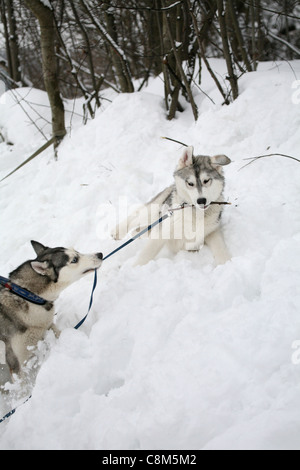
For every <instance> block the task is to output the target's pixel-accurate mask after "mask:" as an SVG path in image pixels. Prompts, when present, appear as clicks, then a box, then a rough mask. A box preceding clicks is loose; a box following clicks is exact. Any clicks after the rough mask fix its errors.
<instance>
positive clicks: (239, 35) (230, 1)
mask: <svg viewBox="0 0 300 470" xmlns="http://www.w3.org/2000/svg"><path fill="white" fill-rule="evenodd" d="M227 8H228V10H229V14H230V17H231V21H232V25H233V28H234V32H235V37H236V40H237V43H238V45H239V48H240V52H241V56H242V59H243V61H244V64H245V66H246V69H247V71H248V72H252V67H251V63H250V60H249V57H248V54H247V51H246V48H245V45H244V40H243V36H242V32H241V29H240V26H239V22H238V17H237V13H236V10H235V5H234V0H227Z"/></svg>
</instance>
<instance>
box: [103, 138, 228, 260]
mask: <svg viewBox="0 0 300 470" xmlns="http://www.w3.org/2000/svg"><path fill="white" fill-rule="evenodd" d="M193 153H194V148H193V147H187V149H186V150H185V151H184V154H183V155H182V157H181V158H180V160H179V163H178V165H177V168H176V170H175V172H174V180H175V182H174V184H173V185H171V186H169V187H168V188H166V189H165V190H164V191H162V192H161V193H160V194H158V195H157V196H155V197H154V198H153V199H152V200H151V201H150V202H149V203H147V204H146V205H144V206H142V207H141V208H139V209H138V210H137V211H136V212H134V213H133V214H132V215H131V216H130V217H129V218H128V219H126V220H125V221H123V222H122V223H120V224H119V225H118V226H117V227H116V228H115V230H114V231H113V233H112V235H113V237H114V238H115V239H118V240H119V239H120V238H123V237H124V236H125V235H126V233H128V232H129V231H131V230H133V229H135V230H136V231H139V230H141V229H143V228H144V227H147V226H148V225H150V224H151V223H153V222H154V221H155V220H157V219H158V218H159V217H160V216H161V215H162V214H164V213H165V212H167V211H168V210H170V209H174V208H175V209H176V208H179V207H180V206H182V205H185V207H184V208H183V209H182V210H176V211H174V212H173V216H172V217H170V218H169V219H166V220H165V221H164V222H163V223H162V225H160V226H159V227H156V228H153V229H152V230H151V232H150V234H149V235H148V238H149V241H148V242H147V244H146V246H145V248H144V249H143V250H142V251H141V253H140V255H139V256H138V259H137V262H136V264H137V265H143V264H146V263H148V262H149V261H150V260H152V259H153V258H154V257H155V256H156V255H157V254H158V253H159V252H160V250H161V249H162V248H163V246H164V245H168V247H169V248H170V249H171V250H172V251H173V252H174V253H177V252H178V251H179V250H183V249H185V250H188V251H198V250H199V249H200V248H201V247H202V246H203V244H204V243H206V244H207V245H208V246H209V247H210V249H211V251H212V253H213V255H214V257H215V260H216V262H217V263H218V264H224V263H226V261H228V260H229V259H230V255H229V253H228V250H227V248H226V245H225V242H224V239H223V235H222V231H221V226H220V221H221V215H222V211H223V206H222V205H218V204H215V203H218V202H224V199H223V191H224V186H225V179H224V174H223V166H225V165H228V164H229V163H231V160H230V159H229V158H228V157H226V156H225V155H217V156H214V157H208V156H201V155H200V156H194V155H193ZM213 203H214V204H213Z"/></svg>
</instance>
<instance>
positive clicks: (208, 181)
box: [203, 178, 211, 184]
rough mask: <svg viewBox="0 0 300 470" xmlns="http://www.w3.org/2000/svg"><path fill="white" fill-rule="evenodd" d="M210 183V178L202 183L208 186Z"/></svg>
mask: <svg viewBox="0 0 300 470" xmlns="http://www.w3.org/2000/svg"><path fill="white" fill-rule="evenodd" d="M210 182H211V178H209V179H207V180H204V181H203V184H208V183H210Z"/></svg>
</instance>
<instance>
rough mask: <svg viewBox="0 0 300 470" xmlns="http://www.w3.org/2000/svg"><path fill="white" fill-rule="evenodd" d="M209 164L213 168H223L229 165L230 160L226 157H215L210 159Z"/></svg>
mask: <svg viewBox="0 0 300 470" xmlns="http://www.w3.org/2000/svg"><path fill="white" fill-rule="evenodd" d="M211 163H212V165H214V166H225V165H229V163H231V160H230V158H228V157H226V155H216V156H215V157H211Z"/></svg>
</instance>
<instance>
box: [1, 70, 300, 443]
mask: <svg viewBox="0 0 300 470" xmlns="http://www.w3.org/2000/svg"><path fill="white" fill-rule="evenodd" d="M214 66H215V67H219V68H220V69H222V67H223V63H222V62H215V63H214ZM297 79H300V61H298V62H293V63H292V64H287V63H279V64H263V65H262V66H261V67H260V70H259V71H258V72H256V73H251V74H247V75H246V76H244V77H243V78H242V79H241V83H240V87H241V94H240V97H239V99H238V100H237V101H236V102H235V103H234V104H232V105H231V106H229V107H225V106H224V107H223V106H221V104H220V99H219V97H218V94H217V92H215V91H214V86H213V84H212V83H211V82H210V80H209V79H208V78H207V77H205V79H204V83H203V88H204V89H205V91H206V92H207V93H208V94H209V95H210V96H211V97H212V98H213V99H214V101H215V105H214V104H212V102H211V101H209V100H208V99H207V98H205V96H204V95H203V94H201V93H200V92H199V94H198V96H197V103H198V105H199V111H200V118H199V120H198V122H197V123H194V121H193V117H192V113H191V111H190V110H187V111H186V112H185V113H183V114H182V115H180V116H178V119H176V120H174V121H172V122H168V121H167V120H166V119H165V117H164V110H163V100H162V94H161V91H162V90H161V88H162V87H161V83H160V81H159V79H157V80H155V81H153V82H152V83H151V85H150V86H149V87H148V89H147V90H145V91H143V92H141V93H135V94H133V95H122V96H118V97H114V99H113V102H112V104H110V105H109V103H108V102H107V103H106V105H105V110H103V111H100V112H99V113H98V115H97V117H96V119H95V120H94V121H92V122H89V123H88V125H87V126H85V127H83V126H81V125H79V122H80V119H79V117H73V122H72V124H73V130H72V133H71V137H70V138H66V140H65V142H64V143H63V144H62V146H61V149H60V152H59V160H58V162H55V161H54V159H53V155H52V151H51V150H49V151H47V152H46V153H44V154H43V155H41V156H39V157H38V158H37V159H35V160H34V161H33V162H31V163H30V164H28V165H27V166H25V167H24V168H23V169H22V170H20V171H19V172H18V173H16V174H15V175H13V176H11V177H10V178H9V179H7V180H6V181H4V182H2V183H1V184H0V220H1V232H0V242H1V261H0V273H1V275H3V276H5V275H7V274H8V273H9V272H10V271H11V270H12V269H14V268H15V267H16V266H18V265H19V264H21V263H22V262H23V261H24V260H26V259H29V258H31V257H32V256H33V252H32V248H31V246H30V240H31V239H35V240H38V241H40V242H42V243H44V244H46V245H48V246H74V247H75V248H76V249H77V250H79V251H82V252H93V251H103V253H104V254H107V253H108V252H110V251H111V250H112V249H114V248H115V247H116V246H117V242H115V241H113V240H111V239H110V238H109V236H108V226H109V225H110V224H111V220H112V214H113V213H114V210H115V209H117V208H118V206H119V204H120V203H124V201H125V200H126V201H127V202H128V205H129V206H131V205H134V204H137V203H141V202H145V201H147V200H149V199H150V198H151V197H152V196H153V195H155V194H156V193H157V192H158V191H160V190H161V189H163V188H164V187H165V186H166V185H168V184H170V183H171V182H172V173H173V169H174V167H175V165H176V163H177V160H178V159H179V157H180V156H181V153H182V149H181V148H180V146H179V145H177V144H173V143H170V142H167V141H164V140H162V139H160V136H162V135H164V136H169V137H172V138H175V139H178V140H180V141H183V142H185V143H187V144H192V145H194V147H195V151H196V153H201V154H210V155H214V154H217V153H225V154H227V155H228V156H229V157H230V158H231V159H232V160H233V163H232V164H231V165H230V166H229V167H227V168H226V178H227V186H226V197H227V198H228V200H230V201H232V202H234V203H236V204H238V207H234V206H232V207H228V208H226V210H225V216H224V232H225V236H226V240H227V244H228V246H229V249H230V251H231V253H232V261H231V262H228V263H227V264H226V265H225V266H221V267H217V268H215V267H214V264H213V260H212V256H211V254H210V253H209V251H208V250H207V249H206V248H204V249H203V250H202V251H201V252H200V253H184V252H182V253H180V254H178V255H177V256H173V255H171V254H169V253H168V252H164V253H163V254H162V255H161V256H160V257H159V258H158V259H156V260H155V261H152V262H151V263H149V264H148V265H147V266H144V267H139V268H133V267H132V264H133V261H134V256H135V254H136V252H137V250H139V249H140V247H141V243H143V242H142V241H138V242H136V243H135V244H134V245H131V246H130V247H128V248H126V249H124V250H123V251H122V252H121V253H120V254H118V255H116V256H114V257H112V258H110V259H109V260H107V261H106V262H105V263H104V264H103V267H102V269H101V271H100V273H99V274H100V276H99V278H100V282H99V285H98V288H97V291H96V293H95V301H94V307H93V310H92V312H91V314H90V317H89V319H88V321H87V322H86V323H85V324H84V326H83V327H82V328H81V329H80V330H79V331H75V330H73V329H72V326H74V325H75V324H76V322H77V321H78V320H79V319H81V318H82V317H83V316H84V315H85V313H86V310H87V307H88V302H89V294H90V290H91V286H92V277H88V278H86V279H83V280H82V281H80V282H79V283H78V284H76V285H74V286H72V287H70V288H69V289H68V290H67V291H65V292H64V293H63V294H62V296H61V298H60V299H59V301H58V302H57V310H58V312H59V315H58V320H57V323H58V326H59V327H60V328H61V329H62V330H63V333H62V335H61V337H60V339H59V340H58V341H55V340H54V339H53V337H52V336H51V335H49V336H48V337H47V344H48V345H51V352H49V353H48V354H47V355H46V357H45V358H44V360H43V364H42V367H41V369H40V371H39V374H38V377H37V380H36V384H35V387H34V389H33V396H32V399H31V400H30V401H29V402H28V403H26V404H25V405H24V406H22V407H20V408H19V409H18V411H17V413H16V414H15V415H14V416H13V417H12V418H11V419H10V420H9V421H6V422H5V423H3V424H1V425H0V426H1V429H0V448H1V449H107V450H113V449H127V450H128V449H298V450H299V449H300V406H299V397H300V380H299V377H300V353H299V349H298V350H297V349H296V348H297V347H298V348H299V346H300V342H299V340H300V321H299V309H300V243H299V242H300V211H299V201H300V184H299V181H300V165H299V163H297V162H294V161H291V160H287V159H283V158H278V157H274V158H271V159H264V160H260V161H259V162H257V163H254V164H253V165H250V166H248V167H247V168H245V169H243V170H241V171H239V170H240V168H241V167H242V166H243V165H244V164H245V163H246V162H245V161H243V159H244V158H247V157H252V156H256V155H262V154H266V153H284V154H289V155H294V156H295V157H298V158H299V157H300V153H299V152H300V104H299V103H298V101H299V100H297V99H296V98H297V96H296V91H297V90H296V89H295V88H293V86H295V80H297ZM293 84H294V85H293ZM28 92H29V90H23V91H21V92H20V93H21V94H22V96H24V93H28ZM30 93H31V95H30V100H31V102H32V103H36V102H38V103H39V104H43V103H45V96H44V94H43V93H42V92H38V91H36V90H32V91H31V92H30ZM0 106H1V108H2V109H0V128H4V129H2V133H3V132H4V133H5V135H6V136H7V139H8V140H10V141H12V142H13V143H14V144H15V145H14V146H8V145H6V144H5V143H2V144H0V179H1V178H2V177H4V176H5V175H6V174H7V173H8V172H10V171H11V170H12V169H13V168H15V167H16V166H17V165H18V164H20V163H21V162H22V161H23V160H25V158H27V157H28V156H29V155H30V153H32V152H33V151H34V150H35V149H36V148H38V147H39V146H40V145H41V144H42V143H43V137H42V136H41V134H40V132H39V131H37V129H36V128H35V127H34V126H33V125H32V124H30V122H29V121H28V117H27V116H26V115H23V116H22V115H21V111H20V108H19V107H18V106H16V105H15V104H12V101H11V99H10V97H9V96H8V95H4V96H2V98H1V105H0ZM32 106H33V107H35V108H36V107H37V106H36V105H32ZM68 106H70V107H71V106H72V104H70V103H68ZM38 109H39V112H40V114H41V115H42V116H45V112H46V108H42V107H41V106H39V107H38ZM41 110H43V111H41ZM71 110H72V108H70V111H71ZM30 113H31V111H30ZM46 114H47V113H46ZM70 116H71V113H70ZM43 122H44V121H43ZM44 124H45V126H44ZM44 124H43V132H44V133H45V134H46V135H48V133H49V130H50V129H49V124H46V123H45V122H44ZM120 198H121V199H120ZM120 201H121V202H120ZM122 201H123V202H122ZM293 347H294V349H293ZM41 349H43V348H41ZM0 411H1V413H2V414H4V412H6V411H7V409H6V408H5V407H4V405H3V404H2V406H0Z"/></svg>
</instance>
